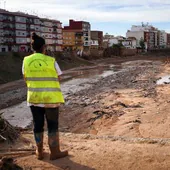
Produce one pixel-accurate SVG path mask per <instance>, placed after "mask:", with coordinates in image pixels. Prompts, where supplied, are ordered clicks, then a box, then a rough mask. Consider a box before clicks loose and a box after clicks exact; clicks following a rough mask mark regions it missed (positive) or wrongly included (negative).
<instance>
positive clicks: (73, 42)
mask: <svg viewBox="0 0 170 170" xmlns="http://www.w3.org/2000/svg"><path fill="white" fill-rule="evenodd" d="M83 46H84V37H83V32H82V30H65V29H63V48H64V49H69V50H83Z"/></svg>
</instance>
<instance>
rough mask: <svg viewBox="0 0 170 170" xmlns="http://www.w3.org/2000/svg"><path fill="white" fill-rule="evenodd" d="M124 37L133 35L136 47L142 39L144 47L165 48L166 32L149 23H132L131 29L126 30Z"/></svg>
mask: <svg viewBox="0 0 170 170" xmlns="http://www.w3.org/2000/svg"><path fill="white" fill-rule="evenodd" d="M126 37H127V38H128V37H135V38H136V41H137V47H140V41H141V40H143V41H144V43H145V48H146V49H148V50H149V49H154V48H166V45H167V33H166V32H165V31H160V30H158V29H157V28H155V27H153V26H152V25H149V24H143V23H142V25H133V26H132V27H131V30H128V31H127V33H126Z"/></svg>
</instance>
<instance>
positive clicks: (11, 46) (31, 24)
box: [0, 9, 63, 52]
mask: <svg viewBox="0 0 170 170" xmlns="http://www.w3.org/2000/svg"><path fill="white" fill-rule="evenodd" d="M32 32H36V33H37V34H38V35H40V36H43V37H44V38H45V40H46V44H47V50H50V51H61V49H62V44H63V41H62V26H61V22H60V21H58V20H50V19H46V18H39V17H37V16H33V15H29V14H25V13H21V12H9V11H6V10H2V9H0V52H8V51H14V52H28V51H30V50H31V47H30V42H31V40H30V36H31V33H32Z"/></svg>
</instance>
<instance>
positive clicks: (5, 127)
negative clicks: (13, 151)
mask: <svg viewBox="0 0 170 170" xmlns="http://www.w3.org/2000/svg"><path fill="white" fill-rule="evenodd" d="M18 137H19V133H18V131H17V130H16V129H15V128H14V127H13V126H12V125H10V124H9V123H8V121H6V120H5V119H3V118H2V117H1V116H0V142H3V141H7V142H8V143H13V142H14V141H15V140H16V139H17V138H18Z"/></svg>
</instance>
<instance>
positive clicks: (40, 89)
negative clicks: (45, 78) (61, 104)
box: [28, 87, 61, 92]
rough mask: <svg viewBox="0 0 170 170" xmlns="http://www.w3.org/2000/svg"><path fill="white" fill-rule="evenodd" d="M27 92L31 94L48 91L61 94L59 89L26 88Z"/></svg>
mask: <svg viewBox="0 0 170 170" xmlns="http://www.w3.org/2000/svg"><path fill="white" fill-rule="evenodd" d="M28 90H29V91H32V92H48V91H55V92H61V89H60V88H31V87H29V88H28Z"/></svg>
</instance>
